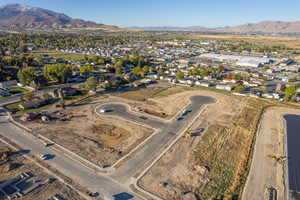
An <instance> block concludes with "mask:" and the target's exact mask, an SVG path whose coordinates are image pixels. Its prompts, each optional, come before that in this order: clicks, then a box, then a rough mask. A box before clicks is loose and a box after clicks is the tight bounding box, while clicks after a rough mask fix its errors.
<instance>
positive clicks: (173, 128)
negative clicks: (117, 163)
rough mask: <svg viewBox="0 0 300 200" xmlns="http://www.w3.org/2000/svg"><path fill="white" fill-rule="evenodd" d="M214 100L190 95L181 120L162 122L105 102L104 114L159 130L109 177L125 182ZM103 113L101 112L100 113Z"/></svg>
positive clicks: (119, 105)
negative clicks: (105, 111)
mask: <svg viewBox="0 0 300 200" xmlns="http://www.w3.org/2000/svg"><path fill="white" fill-rule="evenodd" d="M214 102H215V100H214V99H213V98H210V97H206V96H193V97H191V104H190V105H189V106H187V108H186V109H187V110H190V111H191V112H189V113H187V114H186V115H185V116H184V117H183V118H182V119H181V120H176V119H174V120H172V121H171V122H163V121H159V120H157V119H149V118H148V119H146V120H145V119H141V118H140V116H139V115H135V114H133V113H130V112H128V110H127V107H126V106H124V105H122V104H106V105H103V106H102V107H100V108H99V109H102V108H104V109H108V110H110V112H107V113H104V115H116V116H119V117H123V118H125V119H127V120H134V121H136V122H139V123H141V124H147V125H149V126H152V127H154V128H157V129H160V131H159V132H158V133H157V134H156V135H154V136H153V137H151V139H150V140H149V141H148V142H147V143H146V144H145V145H143V146H142V147H141V148H139V149H138V150H137V151H136V152H134V154H133V155H131V156H130V159H128V160H127V161H126V162H125V163H124V164H123V165H122V167H120V168H118V169H117V170H116V171H115V172H114V173H113V174H112V175H111V177H112V178H113V179H115V180H118V181H119V182H121V183H127V182H128V181H130V178H131V177H132V176H134V175H135V173H137V172H138V171H139V170H140V169H141V168H143V167H144V165H145V164H146V162H147V161H149V160H151V159H152V158H153V157H154V156H155V154H157V153H159V151H160V150H161V148H162V147H163V146H164V145H165V144H167V143H168V142H169V141H171V140H172V139H175V137H176V135H177V133H178V132H179V131H180V130H181V129H183V128H184V127H186V126H187V125H188V124H189V123H188V122H190V121H191V120H192V119H194V117H195V116H196V115H197V114H198V113H199V110H200V109H201V107H202V106H203V105H205V104H210V103H214ZM102 114H103V113H102Z"/></svg>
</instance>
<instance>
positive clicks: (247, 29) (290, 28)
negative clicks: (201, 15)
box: [130, 21, 300, 34]
mask: <svg viewBox="0 0 300 200" xmlns="http://www.w3.org/2000/svg"><path fill="white" fill-rule="evenodd" d="M130 28H135V29H143V30H155V31H207V32H233V33H294V34H300V21H295V22H283V21H262V22H259V23H248V24H243V25H239V26H232V27H229V26H226V27H216V28H207V27H204V26H186V27H177V26H145V27H138V26H135V27H130Z"/></svg>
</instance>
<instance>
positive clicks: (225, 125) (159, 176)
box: [140, 90, 263, 200]
mask: <svg viewBox="0 0 300 200" xmlns="http://www.w3.org/2000/svg"><path fill="white" fill-rule="evenodd" d="M192 95H207V96H211V97H214V98H216V99H217V100H218V101H217V103H215V104H213V105H209V106H208V107H207V109H206V110H205V111H204V112H203V113H202V114H201V116H200V117H199V119H197V120H196V122H195V123H194V124H193V125H192V128H191V130H197V129H198V128H204V129H205V130H206V131H205V132H204V133H201V136H192V137H187V138H185V137H184V138H182V139H180V140H179V141H178V143H177V144H175V146H174V147H173V148H172V149H171V150H170V151H169V152H168V153H167V154H166V155H165V156H164V157H163V158H162V159H161V160H160V161H159V162H158V163H157V164H156V165H155V166H154V167H153V168H152V169H151V170H150V171H149V172H148V173H147V174H146V175H145V176H144V177H143V178H142V179H141V181H140V185H141V186H142V187H143V188H145V189H146V190H147V191H150V192H153V193H155V194H158V195H159V196H161V197H163V198H165V199H174V200H175V199H176V200H180V199H182V198H183V196H182V195H181V193H182V192H187V191H193V192H195V193H196V194H197V195H198V196H201V197H204V199H209V198H219V199H231V198H233V197H238V195H239V193H240V191H241V188H240V187H241V185H242V184H243V183H244V181H245V176H246V174H247V173H246V171H247V169H248V168H247V166H248V161H249V160H248V158H249V154H250V151H251V144H252V141H253V138H254V132H255V129H256V124H257V123H258V119H259V116H260V112H261V111H262V106H258V105H260V104H259V103H258V102H257V101H258V100H256V99H252V98H242V97H233V96H230V95H224V94H220V93H216V92H212V91H206V90H192V91H187V92H181V93H177V94H174V95H171V96H168V97H158V98H154V99H151V100H153V101H155V102H156V103H157V105H159V106H160V107H161V108H164V111H165V112H166V113H168V114H169V115H173V114H174V113H176V112H177V111H178V110H180V108H182V107H183V106H184V105H186V104H187V103H188V102H189V97H190V96H192ZM170 102H176V103H170ZM262 104H263V103H262ZM262 104H261V105H262ZM163 182H168V183H169V184H168V186H165V187H164V186H162V184H161V183H163Z"/></svg>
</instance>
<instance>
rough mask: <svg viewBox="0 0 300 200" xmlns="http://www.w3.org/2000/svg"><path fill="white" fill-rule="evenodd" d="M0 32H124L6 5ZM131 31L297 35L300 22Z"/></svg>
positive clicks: (1, 13) (0, 12)
mask: <svg viewBox="0 0 300 200" xmlns="http://www.w3.org/2000/svg"><path fill="white" fill-rule="evenodd" d="M0 28H8V29H39V30H41V29H42V30H49V29H92V30H105V31H124V30H128V29H125V28H119V27H117V26H112V25H105V24H98V23H95V22H92V21H86V20H82V19H74V18H71V17H69V16H67V15H65V14H63V13H57V12H54V11H51V10H47V9H43V8H35V7H31V6H23V5H20V4H8V5H5V6H1V7H0ZM129 28H130V30H135V31H136V30H160V31H207V32H232V33H297V34H300V21H295V22H283V21H262V22H259V23H252V24H250V23H248V24H243V25H239V26H233V27H216V28H206V27H203V26H187V27H177V26H156V27H137V26H135V27H129Z"/></svg>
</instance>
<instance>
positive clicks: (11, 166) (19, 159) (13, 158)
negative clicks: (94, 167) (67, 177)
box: [0, 142, 84, 200]
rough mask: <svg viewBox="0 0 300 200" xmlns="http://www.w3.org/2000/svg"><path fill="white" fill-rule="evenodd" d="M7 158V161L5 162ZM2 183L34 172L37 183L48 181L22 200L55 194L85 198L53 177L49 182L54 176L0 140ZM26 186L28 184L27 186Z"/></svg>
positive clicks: (67, 197)
mask: <svg viewBox="0 0 300 200" xmlns="http://www.w3.org/2000/svg"><path fill="white" fill-rule="evenodd" d="M5 160H7V162H4V161H5ZM0 163H1V164H0V174H1V176H0V183H1V182H3V181H6V180H9V179H11V178H13V177H15V176H18V175H20V174H21V173H24V172H27V173H32V174H33V179H34V180H35V182H36V183H46V184H45V185H44V186H42V187H40V188H37V189H36V190H34V191H32V192H30V193H29V194H27V195H25V196H23V197H21V198H18V199H22V200H33V199H48V198H50V197H51V196H53V195H56V194H58V195H60V196H61V197H63V198H65V199H74V200H83V199H84V198H82V197H81V196H79V195H78V193H77V192H75V191H74V190H72V189H71V188H69V187H68V186H66V185H64V184H63V183H61V182H59V181H58V180H55V179H53V180H54V181H53V182H48V181H49V178H53V177H51V176H49V175H48V174H47V173H45V172H44V171H43V170H42V169H41V168H39V167H38V166H36V165H35V164H33V163H32V162H31V161H29V160H27V159H26V158H25V157H23V156H22V152H13V151H12V150H11V149H10V148H8V147H7V146H6V145H5V144H3V143H1V142H0ZM32 183H34V182H28V183H27V186H30V184H32ZM25 187H26V186H25ZM0 199H1V197H0Z"/></svg>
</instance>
